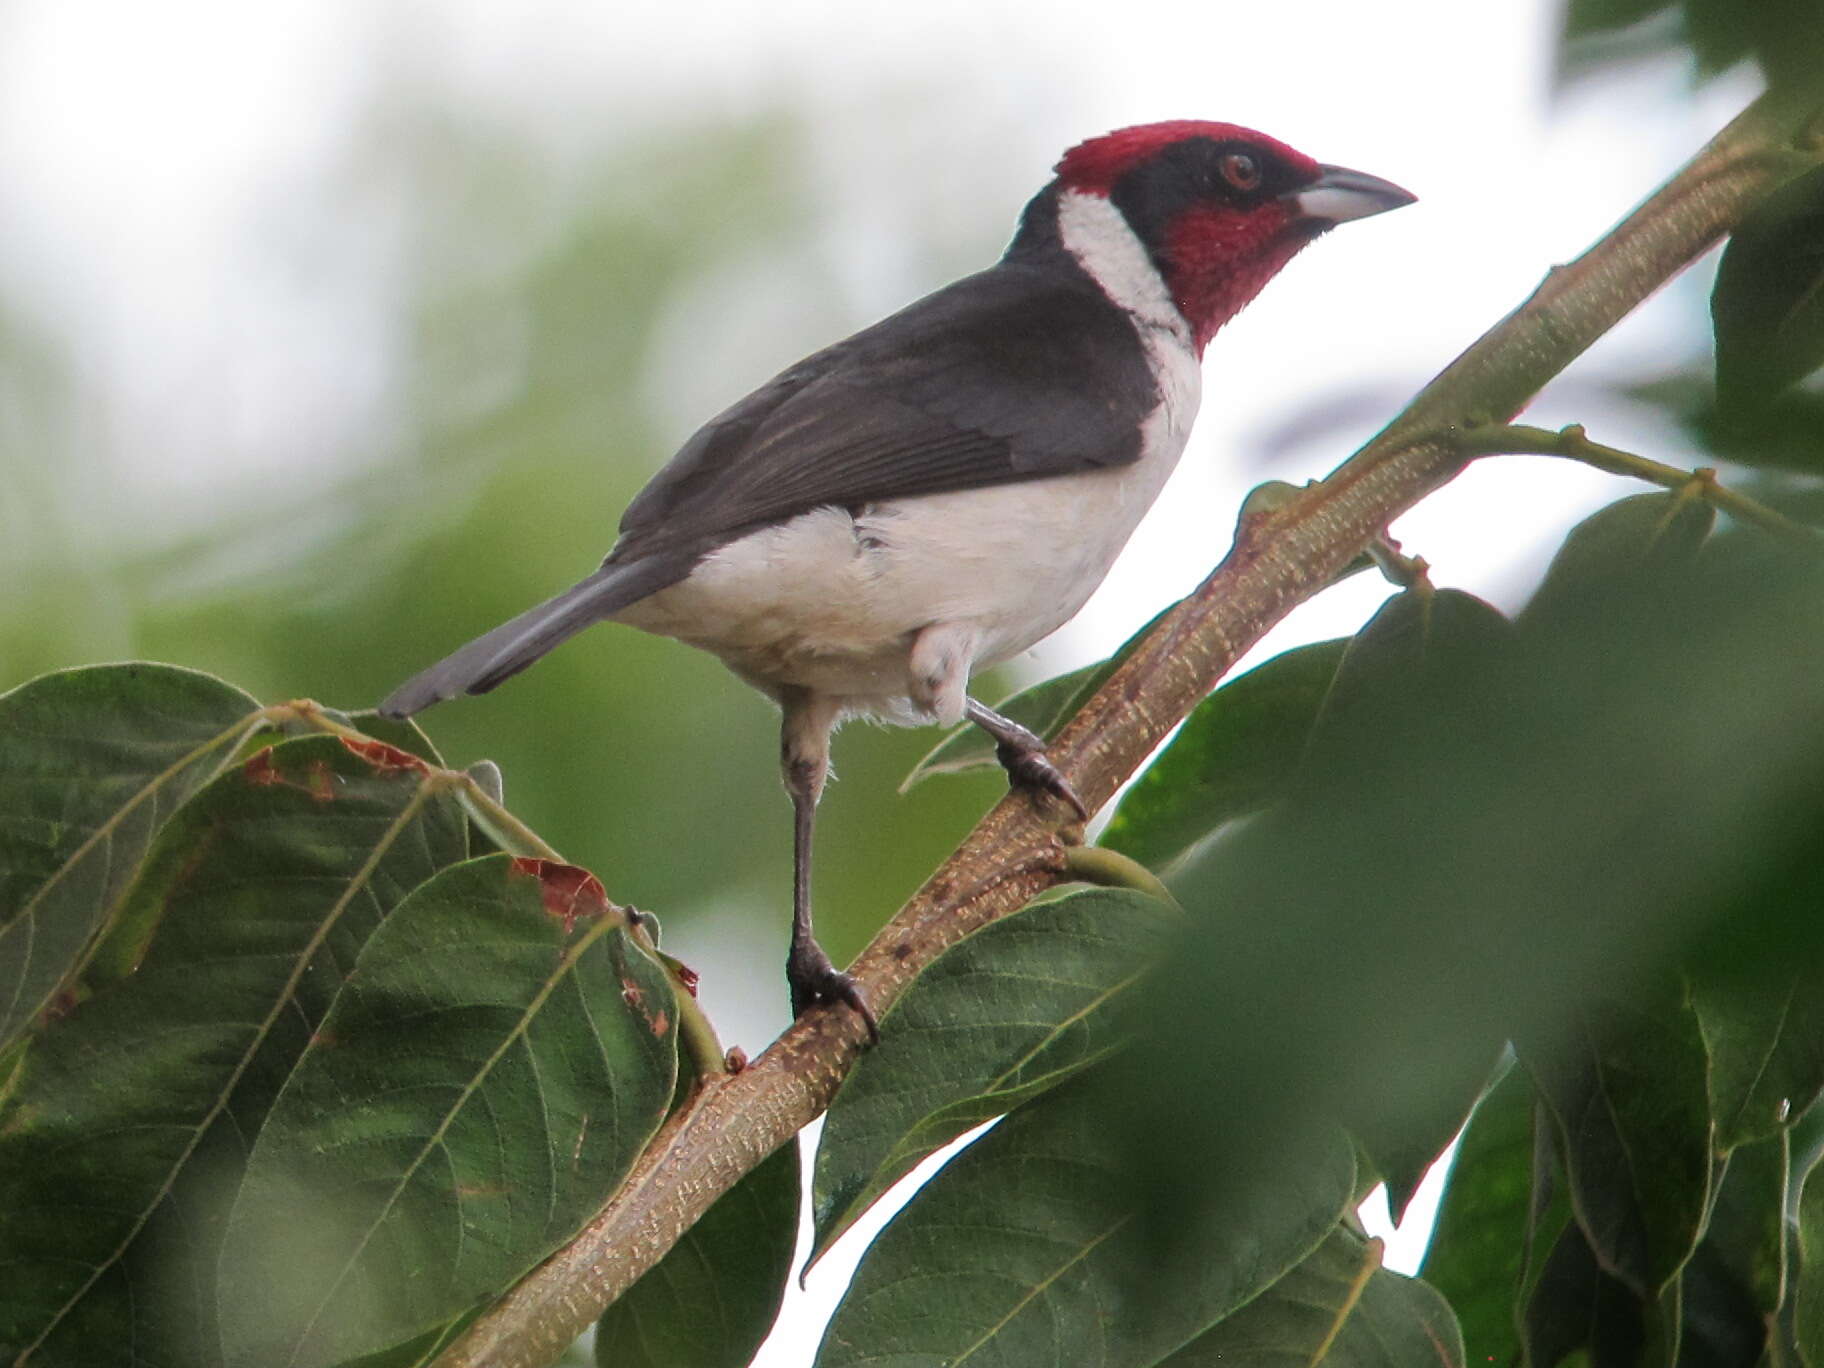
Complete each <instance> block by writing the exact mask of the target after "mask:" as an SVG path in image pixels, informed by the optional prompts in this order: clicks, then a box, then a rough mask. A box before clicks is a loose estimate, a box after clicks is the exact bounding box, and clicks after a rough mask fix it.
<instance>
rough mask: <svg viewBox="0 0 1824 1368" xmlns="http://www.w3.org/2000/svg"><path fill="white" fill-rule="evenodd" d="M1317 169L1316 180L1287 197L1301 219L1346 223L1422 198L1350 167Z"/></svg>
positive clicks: (1323, 167) (1382, 212) (1321, 167)
mask: <svg viewBox="0 0 1824 1368" xmlns="http://www.w3.org/2000/svg"><path fill="white" fill-rule="evenodd" d="M1317 170H1318V177H1317V179H1316V180H1314V181H1312V182H1311V183H1310V184H1308V185H1305V186H1303V187H1301V188H1300V189H1297V190H1294V191H1291V192H1290V193H1289V194H1287V195H1285V196H1284V197H1283V198H1284V199H1285V200H1286V201H1287V202H1289V203H1290V204H1291V205H1292V206H1293V207H1294V208H1295V209H1296V210H1297V211H1298V215H1299V217H1300V218H1305V219H1315V220H1317V221H1319V222H1321V223H1346V222H1348V220H1350V219H1358V218H1367V217H1368V216H1369V215H1370V214H1384V213H1386V212H1387V211H1388V210H1389V209H1398V208H1400V207H1401V206H1402V205H1406V204H1411V203H1412V202H1413V201H1414V200H1416V199H1417V198H1418V196H1417V195H1414V194H1410V193H1408V192H1407V191H1405V190H1402V189H1400V187H1399V186H1397V185H1395V184H1394V183H1393V182H1392V181H1385V180H1382V179H1381V178H1380V177H1379V176H1370V175H1368V174H1367V173H1366V172H1364V171H1351V170H1350V169H1349V168H1348V167H1346V166H1320V167H1318V168H1317Z"/></svg>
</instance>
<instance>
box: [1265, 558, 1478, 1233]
mask: <svg viewBox="0 0 1824 1368" xmlns="http://www.w3.org/2000/svg"><path fill="white" fill-rule="evenodd" d="M1513 637H1514V632H1513V628H1512V626H1511V625H1510V624H1509V623H1508V621H1507V619H1506V618H1504V617H1503V616H1502V615H1501V614H1500V613H1499V612H1497V611H1496V610H1495V609H1494V608H1492V607H1490V606H1489V605H1488V604H1487V603H1485V602H1483V601H1482V600H1481V599H1479V598H1476V597H1475V596H1474V595H1471V594H1465V593H1463V592H1461V591H1459V590H1455V589H1437V590H1434V589H1432V588H1431V587H1430V586H1429V585H1421V586H1419V587H1415V588H1412V589H1408V590H1405V591H1403V592H1402V593H1399V594H1396V595H1394V596H1393V597H1392V598H1390V599H1388V600H1387V601H1386V602H1385V603H1384V604H1382V605H1381V608H1380V610H1379V611H1378V612H1376V613H1375V615H1374V617H1373V618H1371V619H1370V620H1369V622H1368V624H1367V625H1366V626H1365V627H1363V629H1362V630H1361V632H1360V633H1358V634H1357V635H1356V636H1355V637H1354V638H1353V639H1352V640H1351V641H1349V642H1348V643H1347V649H1346V650H1345V651H1344V652H1343V653H1342V658H1341V660H1340V662H1339V663H1338V664H1337V666H1336V671H1335V678H1334V680H1333V681H1332V682H1331V684H1330V687H1329V691H1328V693H1327V694H1326V695H1325V696H1324V698H1323V702H1322V709H1321V711H1320V712H1319V713H1318V716H1317V719H1316V724H1315V726H1314V727H1313V728H1312V731H1311V736H1310V741H1309V744H1308V746H1307V747H1306V754H1305V763H1304V764H1303V765H1302V766H1300V767H1299V769H1298V771H1297V773H1296V776H1295V778H1294V779H1293V784H1294V785H1296V786H1299V787H1303V788H1306V789H1312V788H1315V789H1319V790H1329V789H1340V790H1345V791H1346V790H1349V789H1352V788H1354V787H1355V786H1357V785H1359V784H1360V783H1361V777H1362V776H1363V775H1365V774H1368V773H1371V772H1374V771H1376V770H1378V769H1380V768H1382V767H1389V768H1394V769H1396V770H1397V767H1398V766H1400V765H1401V764H1402V763H1403V760H1402V757H1403V756H1404V755H1405V754H1407V753H1408V752H1410V751H1412V750H1415V749H1417V748H1418V747H1419V745H1420V743H1421V738H1422V737H1423V736H1425V735H1428V734H1430V733H1432V732H1433V731H1435V730H1436V729H1437V728H1438V726H1439V719H1441V718H1443V717H1446V716H1448V715H1449V713H1450V710H1451V709H1453V708H1460V707H1461V706H1462V699H1463V690H1462V688H1461V685H1462V683H1463V682H1464V681H1465V680H1466V679H1469V678H1477V677H1482V676H1486V675H1489V674H1492V673H1497V672H1499V671H1500V670H1501V668H1502V666H1503V663H1504V662H1505V660H1506V659H1507V657H1508V656H1509V654H1510V653H1511V651H1512V649H1513ZM1388 800H1389V801H1393V802H1398V801H1399V798H1398V796H1397V795H1396V794H1389V795H1388ZM1438 970H1443V973H1441V974H1437V971H1438ZM1408 972H1409V973H1412V974H1417V973H1419V972H1422V971H1421V970H1420V969H1419V966H1418V965H1417V964H1416V963H1415V964H1414V965H1412V966H1411V967H1410V969H1409V971H1408ZM1431 972H1433V973H1434V974H1437V977H1436V978H1434V981H1433V984H1432V986H1431V988H1430V990H1429V991H1431V992H1432V993H1433V994H1434V995H1435V996H1436V997H1437V999H1438V1001H1439V1002H1440V1003H1449V1002H1451V1001H1452V1000H1454V999H1457V998H1458V997H1459V996H1460V994H1461V991H1462V990H1461V988H1460V986H1459V985H1458V983H1457V982H1455V980H1456V979H1458V978H1459V977H1460V975H1459V971H1458V968H1457V967H1456V966H1443V965H1439V966H1435V967H1434V968H1433V969H1432V970H1431ZM1400 989H1401V991H1404V992H1425V991H1428V990H1427V988H1426V987H1425V986H1422V985H1421V984H1419V983H1418V982H1416V981H1413V980H1410V979H1409V980H1408V981H1406V982H1404V983H1402V984H1401V985H1400ZM1394 1020H1395V1019H1394V1018H1391V1017H1390V1018H1388V1020H1387V1021H1386V1022H1385V1023H1384V1024H1383V1026H1382V1028H1381V1029H1383V1030H1387V1029H1389V1028H1390V1027H1392V1025H1393V1024H1394ZM1413 1026H1414V1029H1413V1031H1412V1033H1411V1034H1410V1036H1408V1037H1407V1038H1405V1039H1403V1040H1395V1039H1392V1038H1389V1039H1387V1040H1386V1041H1385V1044H1384V1049H1383V1051H1382V1052H1381V1053H1380V1054H1379V1056H1378V1058H1374V1059H1372V1060H1371V1061H1370V1060H1364V1064H1366V1066H1367V1067H1370V1068H1373V1069H1375V1070H1376V1075H1375V1076H1376V1078H1377V1081H1378V1083H1379V1085H1380V1086H1379V1088H1378V1089H1377V1090H1375V1091H1374V1092H1373V1093H1372V1094H1370V1093H1367V1092H1363V1093H1361V1094H1360V1095H1358V1097H1357V1098H1355V1099H1354V1100H1353V1103H1352V1105H1351V1107H1350V1109H1349V1111H1348V1113H1347V1114H1346V1124H1348V1125H1349V1127H1350V1128H1351V1130H1352V1131H1354V1133H1355V1135H1356V1138H1357V1139H1358V1140H1359V1141H1360V1142H1361V1144H1362V1147H1363V1149H1364V1150H1365V1151H1366V1152H1367V1153H1368V1155H1369V1156H1370V1158H1371V1159H1372V1160H1373V1162H1374V1167H1375V1169H1376V1170H1377V1171H1378V1172H1379V1173H1380V1175H1381V1176H1382V1177H1383V1178H1385V1179H1386V1181H1387V1188H1388V1203H1389V1206H1390V1207H1391V1209H1392V1211H1393V1213H1394V1215H1395V1217H1396V1218H1397V1217H1398V1216H1399V1215H1400V1214H1402V1213H1403V1212H1404V1210H1405V1208H1406V1205H1407V1203H1408V1202H1410V1201H1411V1199H1412V1194H1413V1193H1414V1192H1415V1191H1416V1190H1417V1189H1418V1185H1419V1183H1420V1181H1421V1180H1422V1179H1423V1178H1424V1176H1425V1173H1426V1170H1428V1169H1429V1168H1430V1167H1431V1165H1432V1163H1433V1162H1435V1161H1436V1159H1437V1157H1438V1155H1439V1154H1441V1153H1442V1152H1443V1150H1444V1148H1445V1147H1446V1146H1447V1145H1448V1144H1449V1143H1450V1141H1451V1139H1452V1137H1454V1136H1455V1135H1456V1133H1457V1131H1458V1130H1460V1129H1461V1128H1462V1125H1463V1121H1464V1118H1465V1117H1467V1116H1468V1114H1469V1111H1470V1108H1471V1107H1472V1106H1474V1105H1475V1102H1476V1099H1477V1098H1479V1097H1480V1096H1481V1095H1482V1093H1483V1091H1484V1089H1485V1088H1486V1087H1487V1086H1488V1083H1489V1078H1490V1075H1491V1074H1492V1073H1493V1072H1494V1068H1495V1064H1496V1062H1497V1060H1498V1059H1499V1057H1500V1056H1501V1053H1502V1051H1503V1050H1504V1048H1505V1042H1506V1031H1505V1030H1504V1029H1502V1028H1501V1027H1499V1026H1498V1025H1496V1024H1495V1023H1492V1022H1490V1021H1489V1020H1488V1019H1487V1014H1486V1012H1485V1011H1483V1010H1481V1009H1473V1008H1472V1010H1470V1011H1466V1012H1464V1013H1463V1014H1462V1015H1461V1016H1459V1018H1458V1019H1457V1020H1456V1021H1454V1022H1453V1023H1452V1024H1451V1026H1450V1028H1449V1029H1447V1030H1444V1031H1442V1032H1440V1031H1438V1030H1437V1029H1436V1028H1435V1026H1434V1025H1433V1024H1431V1023H1423V1024H1420V1023H1413Z"/></svg>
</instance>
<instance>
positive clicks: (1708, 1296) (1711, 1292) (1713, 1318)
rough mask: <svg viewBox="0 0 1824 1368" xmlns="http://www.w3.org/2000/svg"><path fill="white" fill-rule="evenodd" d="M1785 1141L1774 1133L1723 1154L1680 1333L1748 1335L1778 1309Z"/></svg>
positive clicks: (1782, 1283)
mask: <svg viewBox="0 0 1824 1368" xmlns="http://www.w3.org/2000/svg"><path fill="white" fill-rule="evenodd" d="M1789 1138H1790V1137H1789V1134H1788V1132H1786V1131H1784V1130H1781V1131H1778V1132H1776V1133H1775V1134H1774V1135H1772V1136H1770V1137H1769V1138H1767V1139H1765V1140H1758V1141H1755V1142H1754V1143H1752V1144H1746V1145H1741V1146H1739V1147H1738V1148H1737V1149H1736V1150H1735V1152H1734V1153H1733V1154H1731V1155H1730V1156H1729V1159H1728V1167H1727V1168H1726V1169H1724V1171H1723V1175H1722V1179H1721V1181H1720V1182H1719V1183H1718V1184H1717V1191H1716V1201H1715V1203H1714V1205H1713V1206H1712V1208H1711V1211H1710V1220H1709V1224H1708V1226H1707V1228H1706V1230H1705V1232H1704V1240H1703V1243H1702V1244H1701V1245H1699V1246H1698V1252H1697V1255H1696V1256H1695V1257H1694V1258H1693V1261H1692V1267H1691V1269H1690V1270H1688V1271H1687V1276H1686V1278H1685V1321H1686V1327H1687V1335H1690V1336H1696V1337H1699V1338H1702V1339H1704V1340H1705V1341H1711V1340H1717V1339H1721V1338H1723V1337H1724V1336H1725V1335H1727V1334H1729V1331H1730V1329H1731V1328H1732V1327H1743V1329H1742V1330H1740V1331H1736V1332H1735V1333H1736V1334H1737V1335H1744V1334H1745V1335H1746V1336H1747V1337H1752V1336H1754V1335H1756V1334H1759V1333H1761V1332H1762V1331H1763V1330H1764V1328H1765V1326H1766V1325H1767V1324H1768V1323H1770V1322H1771V1321H1772V1319H1773V1317H1774V1316H1775V1315H1776V1314H1777V1313H1778V1312H1779V1310H1780V1307H1781V1306H1782V1305H1784V1303H1785V1300H1786V1280H1787V1267H1786V1255H1787V1248H1786V1245H1787V1240H1786V1203H1787V1196H1788V1194H1787V1186H1788V1170H1789V1168H1790V1154H1789V1151H1788V1141H1789ZM1700 1264H1701V1268H1700ZM1699 1320H1702V1321H1705V1322H1707V1324H1706V1325H1705V1326H1703V1327H1702V1328H1701V1329H1700V1328H1699V1327H1698V1326H1696V1325H1694V1322H1696V1321H1699Z"/></svg>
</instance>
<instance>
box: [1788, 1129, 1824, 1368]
mask: <svg viewBox="0 0 1824 1368" xmlns="http://www.w3.org/2000/svg"><path fill="white" fill-rule="evenodd" d="M1797 1181H1798V1183H1799V1184H1800V1185H1801V1186H1800V1187H1799V1201H1798V1209H1797V1212H1796V1215H1797V1225H1798V1239H1797V1241H1796V1243H1797V1245H1798V1255H1799V1259H1798V1263H1799V1269H1798V1277H1797V1280H1796V1283H1795V1286H1794V1287H1793V1296H1792V1330H1793V1338H1794V1340H1795V1341H1796V1342H1797V1344H1798V1348H1799V1354H1800V1356H1801V1357H1802V1358H1803V1359H1804V1361H1805V1363H1806V1365H1807V1368H1824V1162H1818V1161H1816V1160H1814V1161H1813V1163H1812V1164H1811V1167H1810V1169H1809V1170H1808V1171H1807V1172H1805V1173H1804V1174H1802V1175H1799V1176H1798V1179H1797Z"/></svg>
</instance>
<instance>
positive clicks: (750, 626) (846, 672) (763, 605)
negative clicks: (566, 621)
mask: <svg viewBox="0 0 1824 1368" xmlns="http://www.w3.org/2000/svg"><path fill="white" fill-rule="evenodd" d="M1178 350H1179V349H1177V348H1173V351H1178ZM1168 360H1171V361H1173V362H1174V363H1173V364H1168V365H1165V366H1162V367H1161V372H1162V374H1161V379H1162V381H1163V382H1164V384H1165V388H1166V395H1165V397H1164V399H1163V401H1162V402H1161V404H1160V405H1159V407H1158V409H1156V410H1155V411H1154V413H1153V414H1152V416H1151V417H1150V418H1149V419H1148V420H1147V423H1146V426H1145V429H1144V440H1143V445H1142V456H1141V458H1140V459H1139V460H1138V461H1135V462H1132V463H1130V464H1128V465H1124V466H1115V467H1108V468H1103V469H1096V470H1089V471H1083V472H1079V473H1075V474H1070V475H1061V476H1054V477H1051V478H1048V479H1043V480H1028V481H1021V482H1017V483H1013V484H1005V485H996V486H990V487H987V488H980V489H970V490H961V491H957V492H954V493H945V494H932V495H924V496H920V497H917V498H910V499H898V500H891V501H887V502H883V503H878V504H871V505H868V506H866V507H865V508H862V509H859V510H857V511H856V512H855V514H854V515H853V516H851V514H850V512H849V511H847V510H845V509H841V508H818V509H814V510H812V511H811V512H809V513H804V514H801V515H800V516H798V517H796V518H793V519H791V520H790V521H788V522H784V523H780V524H778V525H777V526H773V527H767V528H763V529H761V530H760V531H758V532H753V533H750V534H749V535H747V536H745V537H742V538H740V539H739V540H737V541H733V542H730V543H728V544H727V545H726V546H723V547H720V548H718V549H717V550H716V551H714V552H712V553H710V555H709V556H707V557H705V559H704V560H703V562H702V563H701V564H700V565H698V566H697V567H696V569H694V570H693V571H692V572H691V573H690V575H689V576H688V577H686V578H685V579H684V580H682V581H680V582H679V583H677V584H675V585H672V586H671V587H670V588H667V589H663V590H660V591H659V592H658V593H656V594H653V595H651V596H650V597H648V598H645V599H642V600H641V601H640V602H638V603H635V604H632V605H630V606H629V607H628V608H626V609H623V610H622V611H621V612H620V613H618V614H616V618H617V620H618V621H621V622H625V623H628V624H630V625H632V626H635V627H640V628H643V629H644V630H646V631H650V632H657V633H660V634H662V635H665V636H672V637H676V638H678V639H679V640H682V641H686V642H689V643H690V644H692V645H694V646H700V647H702V648H703V649H705V650H707V651H710V652H713V653H714V654H715V655H717V656H719V657H721V658H722V660H723V661H724V662H725V663H726V664H727V665H728V666H729V667H730V668H731V669H733V670H734V671H735V672H736V673H737V674H739V675H740V676H742V678H744V679H746V680H748V681H749V682H750V683H752V684H754V685H756V686H757V687H759V688H761V689H763V690H765V691H766V692H768V693H772V694H774V695H777V693H778V691H779V689H780V687H781V686H798V687H803V688H808V689H811V690H814V691H816V692H819V693H824V694H831V695H836V696H838V697H840V698H841V699H842V700H843V705H842V706H843V710H844V711H845V712H847V713H852V714H869V715H873V716H876V717H880V718H882V719H883V720H892V721H901V722H922V721H928V720H930V709H929V707H928V706H925V705H922V704H920V703H915V702H913V697H914V696H916V695H918V694H919V689H918V687H917V684H916V681H914V680H913V679H912V678H911V673H910V668H909V666H910V656H911V650H912V644H913V642H914V640H915V639H916V638H917V637H918V635H919V633H921V632H923V631H924V630H925V629H926V628H929V627H931V626H933V625H938V624H944V625H955V626H958V627H960V628H963V629H964V630H965V634H966V635H967V636H968V637H972V640H973V649H972V651H971V653H970V660H969V668H970V669H971V670H974V669H978V668H982V667H985V666H988V665H993V664H996V663H997V662H999V661H1003V660H1006V659H1007V658H1008V657H1010V656H1013V655H1017V654H1018V653H1019V652H1021V651H1024V650H1026V649H1027V648H1028V647H1030V646H1032V645H1033V644H1034V643H1036V642H1038V641H1039V640H1041V639H1042V638H1044V637H1046V636H1048V635H1050V634H1051V633H1052V632H1054V631H1056V630H1057V629H1058V628H1059V627H1060V626H1062V625H1063V624H1064V623H1065V622H1067V621H1068V620H1069V619H1070V618H1071V617H1072V616H1073V615H1074V614H1075V613H1076V611H1077V610H1078V609H1079V608H1081V607H1082V606H1083V604H1084V602H1085V601H1086V600H1087V599H1088V598H1089V596H1090V595H1091V594H1092V593H1093V592H1095V589H1096V587H1097V586H1098V585H1099V584H1101V582H1102V580H1103V577H1104V576H1105V575H1106V574H1107V573H1108V570H1109V567H1110V566H1111V565H1113V564H1114V561H1115V557H1116V556H1117V555H1119V554H1120V551H1121V548H1122V547H1123V546H1124V545H1126V543H1127V539H1128V537H1129V536H1130V535H1131V534H1132V533H1133V530H1134V528H1135V526H1136V525H1137V524H1138V523H1139V521H1140V519H1141V517H1142V516H1143V515H1144V514H1145V512H1146V510H1147V509H1148V508H1149V507H1151V506H1152V503H1153V500H1154V499H1155V498H1156V497H1157V495H1158V493H1159V490H1160V488H1161V487H1162V486H1163V485H1164V483H1165V481H1166V478H1167V477H1168V476H1169V475H1170V474H1171V472H1172V469H1173V467H1174V466H1176V464H1177V462H1178V457H1179V454H1180V453H1181V452H1182V451H1183V448H1184V440H1185V436H1186V434H1187V432H1188V430H1189V427H1190V423H1191V419H1192V417H1193V416H1194V415H1195V411H1196V406H1197V397H1198V395H1197V379H1198V372H1197V368H1196V362H1195V359H1194V357H1192V356H1191V355H1190V354H1188V352H1187V353H1184V354H1183V355H1182V356H1181V358H1179V357H1174V358H1168Z"/></svg>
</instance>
